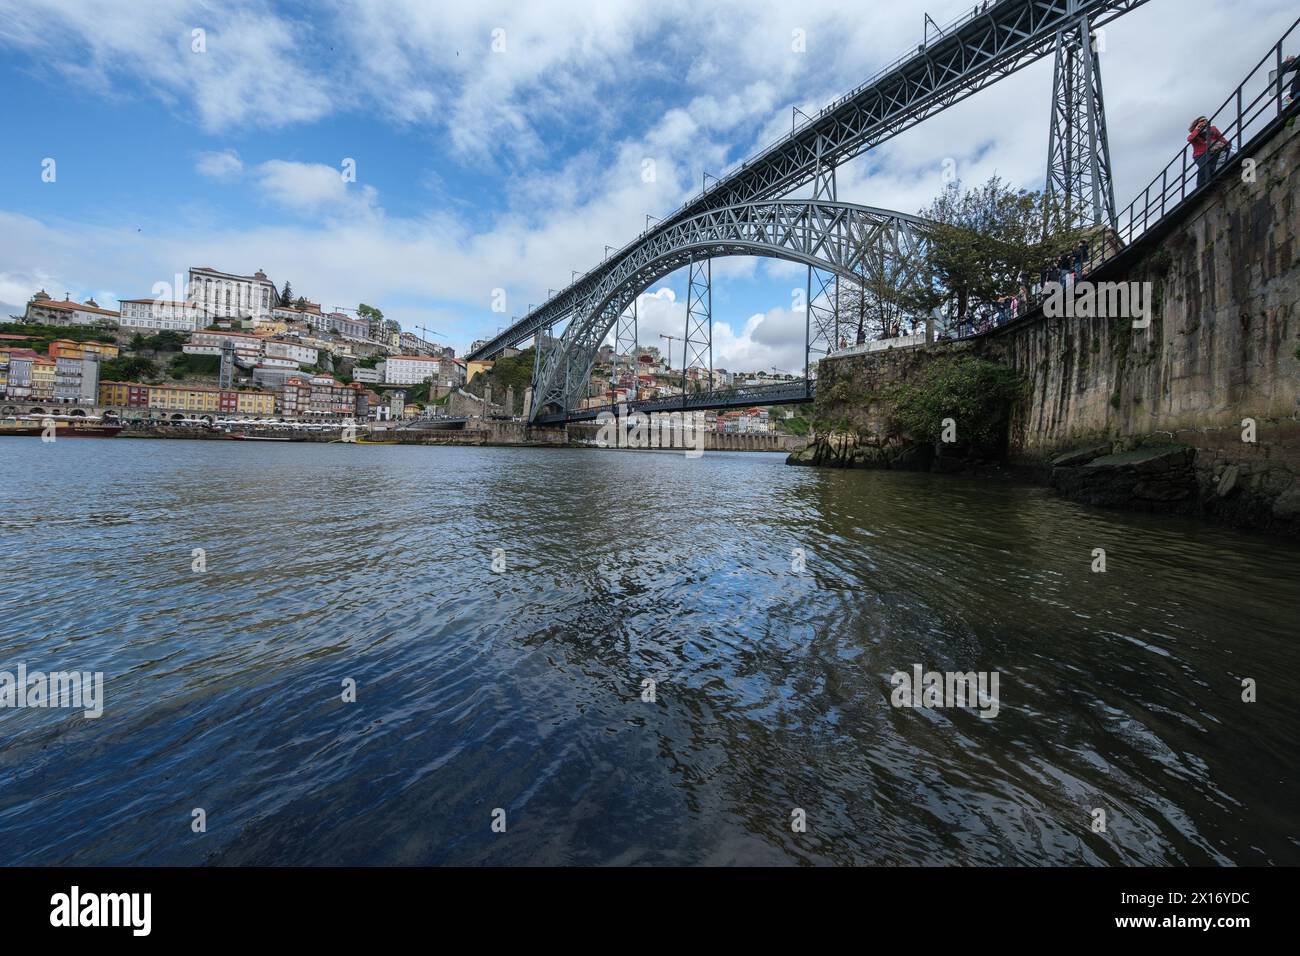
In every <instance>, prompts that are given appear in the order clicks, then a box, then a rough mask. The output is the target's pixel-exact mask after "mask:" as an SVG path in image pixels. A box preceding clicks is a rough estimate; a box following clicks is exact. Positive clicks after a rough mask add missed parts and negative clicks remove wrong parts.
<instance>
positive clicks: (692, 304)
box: [682, 257, 713, 395]
mask: <svg viewBox="0 0 1300 956" xmlns="http://www.w3.org/2000/svg"><path fill="white" fill-rule="evenodd" d="M689 270H690V271H689V280H688V283H687V288H686V339H685V343H684V345H685V349H684V351H683V352H682V394H683V395H685V394H686V392H687V386H688V379H687V376H688V375H689V374H690V370H691V369H692V368H702V369H704V370H705V371H706V372H707V373H708V376H709V383H708V384H709V388H708V390H710V391H711V390H712V388H713V260H712V259H708V258H705V259H696V258H694V257H692V258H691V264H690V267H689Z"/></svg>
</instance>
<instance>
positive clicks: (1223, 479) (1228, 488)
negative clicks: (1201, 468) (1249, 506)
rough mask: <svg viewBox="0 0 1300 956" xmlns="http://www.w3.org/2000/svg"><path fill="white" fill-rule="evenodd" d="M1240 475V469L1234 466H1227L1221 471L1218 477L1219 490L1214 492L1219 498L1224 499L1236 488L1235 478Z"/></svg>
mask: <svg viewBox="0 0 1300 956" xmlns="http://www.w3.org/2000/svg"><path fill="white" fill-rule="evenodd" d="M1240 474H1241V469H1240V468H1239V467H1238V466H1236V465H1229V466H1228V467H1227V468H1225V469H1223V474H1222V475H1220V476H1219V489H1218V491H1217V492H1216V494H1218V496H1219V497H1220V498H1226V497H1228V495H1230V494H1232V493H1233V491H1235V490H1236V488H1237V476H1238V475H1240Z"/></svg>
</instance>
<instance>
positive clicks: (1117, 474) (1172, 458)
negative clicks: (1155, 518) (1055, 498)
mask: <svg viewBox="0 0 1300 956" xmlns="http://www.w3.org/2000/svg"><path fill="white" fill-rule="evenodd" d="M1195 458H1196V451H1195V449H1193V448H1191V447H1189V446H1187V445H1173V444H1160V445H1142V446H1138V447H1136V448H1131V449H1128V450H1125V451H1120V452H1116V453H1114V454H1110V455H1102V456H1100V457H1097V458H1094V459H1093V460H1092V461H1089V462H1087V463H1086V464H1084V465H1079V466H1074V467H1066V466H1060V467H1057V468H1054V469H1052V475H1051V478H1050V484H1051V486H1052V487H1053V488H1054V489H1055V490H1056V492H1057V493H1058V494H1060V495H1061V496H1062V497H1065V498H1070V499H1072V500H1075V501H1082V502H1084V503H1085V504H1092V505H1101V506H1104V507H1111V508H1132V509H1134V510H1138V511H1187V510H1190V509H1191V508H1192V506H1193V505H1194V503H1195V501H1196V493H1197V479H1196V472H1195V469H1194V468H1193V462H1194V460H1195Z"/></svg>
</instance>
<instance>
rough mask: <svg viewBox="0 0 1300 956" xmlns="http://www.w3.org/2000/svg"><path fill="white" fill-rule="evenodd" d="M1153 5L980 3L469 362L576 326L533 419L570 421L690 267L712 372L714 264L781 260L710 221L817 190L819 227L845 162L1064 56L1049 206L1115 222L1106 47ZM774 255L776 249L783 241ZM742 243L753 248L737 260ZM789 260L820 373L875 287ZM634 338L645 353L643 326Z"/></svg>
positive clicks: (542, 364)
mask: <svg viewBox="0 0 1300 956" xmlns="http://www.w3.org/2000/svg"><path fill="white" fill-rule="evenodd" d="M1146 2H1147V0H997V2H989V3H979V4H976V5H975V7H974V9H973V10H972V11H971V12H970V13H967V14H966V15H965V16H963V17H962V18H960V19H959V20H957V21H955V22H953V23H951V24H948V25H947V26H945V27H943V28H942V29H941V30H939V32H938V35H937V36H930V35H929V34H928V33H927V38H926V42H924V43H922V44H920V45H919V46H918V47H917V48H916V50H915V51H914V52H910V53H908V54H907V55H906V56H904V57H903V58H901V59H899V60H898V61H896V62H894V63H893V64H891V65H890V66H888V67H886V68H885V69H884V70H882V71H880V72H879V73H878V74H877V75H876V76H874V77H873V78H871V79H870V80H868V81H867V82H866V83H864V84H863V85H862V86H860V87H858V88H857V89H856V90H854V91H852V92H850V93H849V94H847V95H846V96H844V97H842V98H840V99H839V100H838V101H836V102H835V103H833V104H831V105H830V106H828V107H826V108H825V109H823V110H821V111H820V112H819V113H818V114H817V115H816V116H814V117H811V118H808V119H806V120H805V122H803V123H802V124H801V125H799V126H797V127H795V128H794V129H793V130H792V131H791V133H790V135H789V136H787V137H784V138H783V139H781V140H780V141H778V142H776V143H774V144H772V145H771V146H769V147H768V148H767V149H765V150H763V151H762V152H760V153H759V154H758V155H757V156H755V157H753V158H751V159H750V160H748V161H746V162H744V163H741V164H740V166H739V167H737V168H736V169H734V170H732V171H731V172H730V173H729V174H728V175H726V176H724V177H722V178H721V179H719V180H716V181H715V182H714V183H713V184H712V185H711V186H709V187H708V188H706V189H704V190H703V191H702V192H701V194H700V196H699V197H698V198H696V199H694V200H692V201H690V202H688V203H686V204H685V205H684V206H682V207H681V208H680V209H678V210H676V211H675V212H674V213H672V214H671V215H669V216H668V217H667V218H666V219H664V220H661V221H660V222H659V223H658V224H657V225H655V226H654V227H653V228H651V229H647V230H646V231H644V232H643V233H642V234H641V235H640V236H638V237H637V238H636V239H635V240H633V241H632V242H631V243H629V244H628V245H626V246H624V247H623V248H622V249H620V250H619V251H618V252H616V253H614V254H613V255H611V256H610V257H609V258H608V259H606V260H605V261H604V262H602V263H601V264H600V265H599V266H597V267H596V268H594V269H592V270H591V271H589V272H587V273H586V274H585V275H582V276H579V277H577V278H576V279H575V281H574V282H573V283H571V284H570V285H569V286H568V287H567V288H565V289H563V290H561V291H559V292H558V293H556V294H555V295H554V296H552V297H551V298H550V299H548V301H547V302H546V303H544V304H543V305H541V306H539V307H537V308H536V309H531V310H530V311H529V312H528V314H527V315H525V316H524V317H523V318H522V319H520V320H519V321H518V322H515V323H514V324H512V325H511V326H510V327H509V328H508V329H505V330H504V331H502V332H501V333H499V334H498V335H497V336H496V337H495V338H493V339H491V340H490V341H488V342H487V343H485V344H484V345H482V346H481V347H480V348H478V349H475V350H473V351H472V352H470V353H469V358H471V359H480V358H489V357H492V356H494V355H497V354H499V353H500V352H501V351H502V350H503V349H505V348H507V347H509V346H513V345H517V344H519V343H521V342H523V341H524V340H525V339H528V338H530V337H534V336H536V337H537V339H538V340H539V341H542V340H543V339H542V336H541V334H540V333H542V331H543V330H548V329H551V328H554V327H556V326H557V325H558V324H560V323H562V322H566V321H567V322H568V326H567V327H566V329H565V332H564V334H563V337H562V339H561V340H560V341H559V342H558V343H555V347H554V348H552V349H550V350H548V354H546V355H540V356H539V359H538V362H537V376H536V377H535V379H534V395H535V400H534V402H533V404H532V409H533V413H534V415H537V414H540V413H541V412H542V410H543V409H544V408H545V409H548V412H547V413H548V414H549V413H551V412H550V409H551V408H553V407H554V406H555V405H556V404H557V403H558V405H559V407H560V408H562V409H564V410H566V411H567V410H569V409H571V408H573V407H574V403H575V402H576V401H577V400H578V399H579V398H581V397H582V394H583V392H584V390H585V387H586V379H587V376H588V375H589V373H590V368H591V363H592V358H593V356H594V352H595V349H596V348H597V347H598V346H599V344H600V341H602V340H603V337H604V335H606V334H607V333H608V332H609V330H610V328H611V327H613V326H614V325H615V323H617V322H618V321H619V317H620V316H622V315H624V314H625V312H626V311H627V309H628V308H629V306H631V305H632V304H633V303H635V294H634V293H633V298H631V299H630V300H629V299H628V298H627V297H626V294H625V293H626V292H627V290H629V289H632V288H634V287H635V286H636V285H637V284H638V282H640V281H641V280H644V282H645V284H643V285H641V286H640V288H639V289H637V290H636V291H638V292H639V291H640V290H641V289H644V288H645V287H646V285H648V284H649V282H653V281H655V280H656V279H658V278H660V277H661V276H663V275H666V274H668V273H669V272H671V271H675V269H677V268H682V267H685V268H688V269H690V281H689V283H688V287H689V289H690V292H689V293H688V318H687V329H686V336H685V338H686V352H687V353H688V358H687V360H686V361H684V362H683V365H684V366H685V368H684V370H683V379H684V380H685V375H686V371H687V370H688V369H689V368H690V365H691V363H690V360H689V355H690V353H692V352H693V353H694V355H695V358H696V360H697V362H701V364H702V362H703V361H704V359H703V357H704V356H706V355H707V356H709V359H708V361H709V364H710V365H711V353H712V309H711V293H710V292H709V284H710V283H709V278H710V277H711V269H710V267H709V266H708V264H707V260H708V259H709V258H712V257H715V256H718V255H772V254H776V253H773V252H770V251H755V247H754V244H749V245H745V244H744V240H743V239H739V240H736V241H730V240H729V239H727V238H717V239H711V238H709V237H708V236H707V235H705V234H704V230H705V229H706V228H707V227H708V225H709V223H710V222H715V223H722V224H726V223H727V222H728V221H729V220H730V219H732V218H735V217H737V216H739V217H741V218H742V219H743V218H744V217H745V215H747V214H746V213H742V212H740V211H741V210H747V209H753V208H754V207H755V206H756V205H759V204H762V203H764V202H767V201H770V200H773V199H774V198H775V197H780V196H786V195H788V194H789V193H790V192H792V191H794V190H796V189H798V188H800V187H803V186H806V185H808V184H810V183H811V184H812V186H813V190H812V191H813V199H812V201H811V202H808V203H803V204H801V205H802V206H803V208H804V212H803V213H802V214H804V215H808V216H810V217H814V218H815V217H817V216H819V215H820V213H821V212H823V211H825V208H826V207H828V206H836V205H838V204H837V203H836V198H837V197H836V193H835V168H836V166H838V165H839V164H840V163H842V162H844V161H845V160H848V159H851V158H853V157H855V156H857V155H859V154H861V153H863V152H865V151H867V150H869V149H871V148H873V147H875V146H877V145H879V144H880V143H882V142H884V141H886V140H888V139H890V138H892V137H893V136H896V135H898V134H899V133H901V132H903V131H904V130H906V129H908V128H910V127H912V126H915V125H916V124H918V123H920V122H922V121H924V120H925V119H927V118H929V117H931V116H933V115H935V114H937V113H939V112H941V111H943V110H945V109H947V108H948V107H950V106H952V105H953V104H954V103H957V102H960V101H962V100H964V99H965V98H966V97H968V96H971V95H972V94H974V93H976V92H978V91H979V90H981V89H983V88H984V87H985V86H988V85H990V84H992V83H995V82H997V81H998V80H1000V79H1002V78H1004V77H1006V76H1009V75H1011V74H1012V73H1015V72H1017V71H1018V70H1020V69H1022V68H1023V67H1025V66H1027V65H1029V64H1030V63H1033V62H1035V61H1037V60H1039V59H1041V58H1042V57H1045V56H1047V55H1048V54H1051V53H1055V55H1056V70H1055V76H1054V82H1053V108H1052V124H1051V133H1050V135H1049V147H1048V155H1049V162H1048V166H1049V172H1048V186H1047V188H1048V193H1049V196H1051V197H1053V200H1054V201H1055V202H1057V203H1059V204H1060V205H1061V206H1063V207H1064V208H1066V209H1068V210H1070V214H1071V215H1072V216H1073V217H1075V218H1076V219H1077V220H1079V221H1086V222H1103V221H1104V222H1111V221H1113V219H1114V210H1115V202H1114V194H1113V188H1112V187H1111V184H1110V157H1109V147H1108V146H1107V144H1106V133H1105V115H1104V105H1103V102H1102V97H1101V80H1100V72H1099V63H1098V61H1097V58H1096V48H1095V43H1094V37H1095V36H1096V34H1097V31H1098V30H1099V29H1100V28H1101V27H1103V26H1104V25H1105V24H1106V23H1108V22H1110V21H1111V20H1113V19H1115V18H1116V17H1119V16H1121V15H1123V14H1125V13H1127V12H1128V11H1130V10H1132V9H1134V8H1135V7H1138V6H1141V5H1142V4H1144V3H1146ZM877 212H878V213H880V212H883V211H880V210H877ZM783 215H784V213H783ZM886 215H888V216H895V217H898V216H899V214H888V213H887V214H886ZM709 217H717V218H714V219H710V218H709ZM898 221H901V219H900V220H898ZM828 224H829V223H828ZM683 228H685V229H686V230H687V231H692V230H694V231H696V232H697V237H696V238H695V239H694V240H691V241H690V242H686V241H685V240H686V237H684V236H683V235H682V229H683ZM734 238H735V237H732V239H734ZM666 240H667V241H666ZM814 244H815V242H814ZM762 245H764V246H765V248H767V249H772V248H773V247H774V244H773V243H770V242H769V243H765V244H762ZM741 246H743V247H744V251H737V250H738V249H739V248H740V247H741ZM670 250H675V251H670ZM683 253H685V255H684V256H683V255H682V254H683ZM781 257H783V258H795V259H796V260H797V261H802V262H806V264H807V265H808V267H809V274H808V282H807V293H808V296H807V297H808V301H807V303H806V309H807V316H808V318H807V324H808V335H807V343H806V344H807V348H806V353H807V365H808V366H811V365H812V362H813V356H815V355H819V354H825V353H826V352H829V351H831V350H833V349H834V348H835V347H836V345H837V344H838V339H839V338H840V331H841V323H840V318H839V312H838V308H837V305H836V303H837V301H838V298H839V296H838V292H839V290H840V284H841V283H842V282H844V281H857V282H862V281H863V275H862V271H863V270H862V265H861V264H858V269H857V273H856V274H854V273H853V271H852V270H849V272H847V273H846V272H845V271H842V270H838V269H834V268H830V269H823V267H822V261H821V260H819V259H818V257H817V256H816V255H810V256H805V257H800V256H798V255H782V256H781ZM895 259H896V261H905V262H906V263H907V264H906V268H907V269H914V268H915V265H916V264H915V263H914V262H911V261H910V260H908V258H907V257H906V256H902V257H895ZM647 263H653V265H648V264H647ZM670 264H671V268H669V267H668V266H669V265H670ZM660 270H662V271H660ZM611 310H617V311H613V312H611ZM692 320H694V322H693V321H692ZM633 321H634V320H633ZM626 329H627V326H626V325H622V326H620V327H619V329H617V330H616V346H618V347H620V348H621V347H622V346H623V345H624V344H625V343H626V341H627V339H628V336H627V335H626V334H625V331H626ZM631 329H632V332H633V334H632V336H631V338H632V341H633V344H635V325H634V324H633V325H632V326H631ZM598 331H599V335H600V336H601V338H600V339H598V340H596V341H595V342H593V341H592V336H593V335H595V334H597V332H598ZM620 354H621V353H620Z"/></svg>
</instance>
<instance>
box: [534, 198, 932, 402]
mask: <svg viewBox="0 0 1300 956" xmlns="http://www.w3.org/2000/svg"><path fill="white" fill-rule="evenodd" d="M930 226H931V223H929V221H928V220H925V219H922V218H921V217H919V216H910V215H906V214H904V213H898V212H892V211H890V210H886V209H874V208H871V207H869V206H857V205H853V204H851V203H835V202H810V201H800V200H777V201H771V202H755V203H742V204H740V205H738V206H730V207H727V208H725V209H710V210H707V211H705V212H702V213H700V214H699V215H697V216H693V217H692V218H690V219H686V220H683V221H680V222H677V223H675V224H674V225H673V226H672V227H670V228H668V229H665V230H662V231H658V232H656V233H655V235H654V236H652V237H648V238H647V239H646V240H645V241H644V242H643V243H641V244H640V245H639V246H638V247H637V248H636V249H635V250H633V251H632V252H631V253H630V254H628V255H625V256H622V257H620V258H619V260H618V262H617V263H616V264H615V265H614V266H613V267H612V268H610V269H609V270H607V271H606V272H605V273H604V275H603V276H602V277H601V281H600V283H599V284H598V285H596V286H595V287H594V288H592V289H591V290H590V292H589V293H588V298H587V299H586V300H585V301H584V302H582V303H581V304H580V305H578V306H576V307H575V308H573V309H572V310H571V312H570V313H569V324H568V326H567V327H566V328H565V330H564V334H563V336H562V337H561V339H560V341H559V342H558V343H557V345H556V347H555V348H554V349H549V350H547V354H545V355H544V356H542V357H541V359H540V363H539V370H538V374H537V378H536V380H535V381H534V383H533V394H534V398H535V400H534V402H533V415H534V417H536V416H539V415H541V414H542V413H543V409H545V408H547V407H548V406H553V407H555V408H558V409H560V410H565V411H567V410H568V409H571V408H573V407H574V405H575V403H576V401H577V399H578V398H580V397H581V395H582V394H583V391H584V389H585V387H586V382H587V380H588V378H589V377H590V375H591V367H592V364H593V363H594V361H595V356H596V352H597V350H598V349H599V348H600V344H601V343H602V342H603V341H604V340H605V336H606V335H608V334H609V330H610V329H611V328H612V327H613V325H614V324H615V322H616V321H617V320H618V317H619V316H620V315H621V314H622V313H623V311H624V310H625V309H626V308H627V306H628V304H629V303H630V302H632V301H633V300H635V298H636V296H637V295H639V294H640V293H641V292H642V291H644V290H645V289H646V288H647V287H648V286H650V284H651V283H653V282H655V281H657V280H658V279H660V278H662V277H663V276H666V275H668V274H669V273H671V272H675V271H676V270H678V269H681V268H683V267H689V266H690V264H691V263H692V261H695V260H700V259H707V258H715V257H719V256H765V257H770V258H778V259H787V260H789V261H792V262H799V263H802V264H804V265H808V266H812V267H814V268H816V269H819V270H823V271H826V272H831V273H834V274H836V275H838V276H843V277H845V278H847V279H849V280H850V281H853V282H861V281H862V280H863V277H864V276H870V275H876V274H884V275H887V276H889V277H891V279H892V280H893V281H894V282H896V283H897V284H898V285H900V286H901V285H903V284H906V283H912V282H918V281H925V280H926V278H927V276H928V274H927V268H928V251H929V250H928V234H929V229H930ZM882 270H883V272H882Z"/></svg>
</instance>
